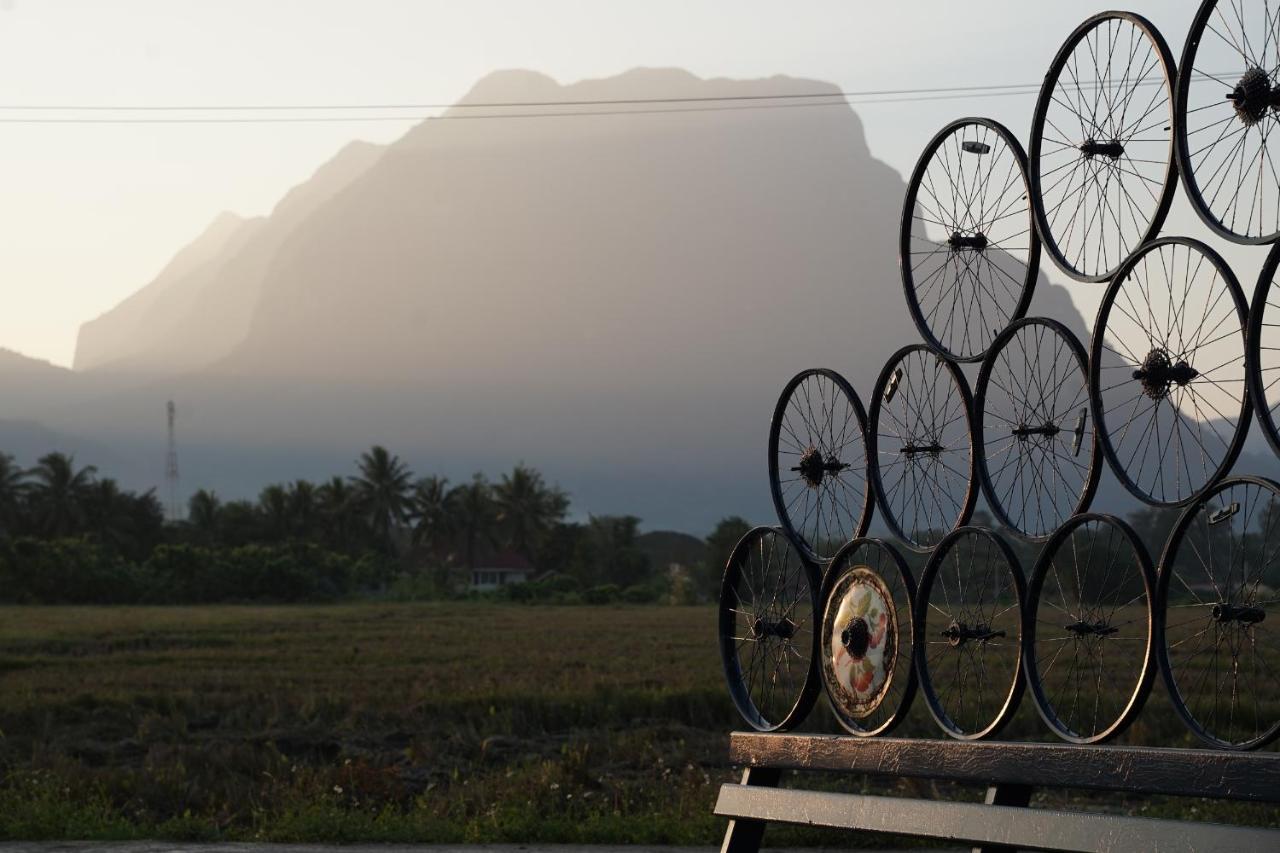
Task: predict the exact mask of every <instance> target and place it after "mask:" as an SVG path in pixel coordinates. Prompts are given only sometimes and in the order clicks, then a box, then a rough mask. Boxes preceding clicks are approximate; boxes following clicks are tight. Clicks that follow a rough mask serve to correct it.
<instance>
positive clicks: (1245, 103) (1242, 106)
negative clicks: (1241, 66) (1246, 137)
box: [1227, 67, 1280, 127]
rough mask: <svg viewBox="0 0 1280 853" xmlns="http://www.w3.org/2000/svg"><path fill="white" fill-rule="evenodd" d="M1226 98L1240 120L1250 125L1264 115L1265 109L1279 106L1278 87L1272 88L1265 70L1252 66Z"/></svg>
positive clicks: (1279, 89)
mask: <svg viewBox="0 0 1280 853" xmlns="http://www.w3.org/2000/svg"><path fill="white" fill-rule="evenodd" d="M1227 100H1228V101H1230V102H1231V104H1232V106H1234V107H1235V110H1236V116H1237V117H1238V118H1239V119H1240V121H1241V122H1242V123H1244V124H1245V125H1248V126H1250V127H1251V126H1253V125H1255V124H1257V123H1258V122H1260V121H1262V120H1263V119H1264V118H1265V117H1266V115H1267V110H1269V109H1274V108H1276V107H1277V106H1280V87H1277V88H1274V89H1273V88H1272V87H1271V78H1270V77H1268V76H1267V72H1265V71H1263V70H1262V69H1261V68H1257V67H1254V68H1250V69H1249V70H1248V71H1246V72H1244V76H1242V77H1241V78H1240V82H1239V83H1237V84H1236V87H1235V88H1234V89H1232V90H1231V93H1230V94H1228V95H1227Z"/></svg>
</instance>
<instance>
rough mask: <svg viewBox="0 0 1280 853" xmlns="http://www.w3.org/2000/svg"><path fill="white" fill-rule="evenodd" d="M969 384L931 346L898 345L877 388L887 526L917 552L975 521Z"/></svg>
mask: <svg viewBox="0 0 1280 853" xmlns="http://www.w3.org/2000/svg"><path fill="white" fill-rule="evenodd" d="M972 418H973V412H972V401H971V397H970V394H969V386H968V384H967V383H966V382H965V379H964V374H962V373H961V372H960V370H959V368H957V367H956V366H955V364H953V363H952V362H950V361H947V360H946V359H945V358H942V357H941V356H940V355H938V354H937V353H935V352H934V351H932V350H930V349H929V348H928V347H925V346H921V345H919V344H913V345H910V346H906V347H903V348H902V349H900V350H898V351H897V352H896V353H894V354H893V356H892V357H891V358H890V359H889V362H888V363H887V364H886V365H885V366H884V370H882V371H881V372H880V378H879V379H877V380H876V384H875V388H874V390H873V391H872V397H871V411H870V413H869V415H868V420H869V425H868V435H867V445H868V451H869V453H870V457H871V482H872V486H873V488H874V489H875V493H876V499H877V500H878V501H879V503H880V510H881V514H882V516H883V518H884V523H885V524H886V525H887V526H888V527H889V529H890V530H891V531H893V534H894V535H895V536H897V537H898V538H899V539H901V540H903V542H905V543H906V545H907V547H909V548H912V549H913V550H917V551H925V550H928V549H929V548H930V547H931V546H933V545H934V544H936V543H937V542H938V541H939V540H941V539H942V537H943V536H945V535H946V534H947V532H948V531H949V530H952V529H953V528H956V527H959V526H960V525H962V524H964V523H965V522H967V521H968V520H969V516H970V515H971V514H972V513H973V507H974V503H975V502H976V501H977V498H978V490H977V475H976V470H975V466H976V461H975V458H974V448H973V445H974V441H973V420H972Z"/></svg>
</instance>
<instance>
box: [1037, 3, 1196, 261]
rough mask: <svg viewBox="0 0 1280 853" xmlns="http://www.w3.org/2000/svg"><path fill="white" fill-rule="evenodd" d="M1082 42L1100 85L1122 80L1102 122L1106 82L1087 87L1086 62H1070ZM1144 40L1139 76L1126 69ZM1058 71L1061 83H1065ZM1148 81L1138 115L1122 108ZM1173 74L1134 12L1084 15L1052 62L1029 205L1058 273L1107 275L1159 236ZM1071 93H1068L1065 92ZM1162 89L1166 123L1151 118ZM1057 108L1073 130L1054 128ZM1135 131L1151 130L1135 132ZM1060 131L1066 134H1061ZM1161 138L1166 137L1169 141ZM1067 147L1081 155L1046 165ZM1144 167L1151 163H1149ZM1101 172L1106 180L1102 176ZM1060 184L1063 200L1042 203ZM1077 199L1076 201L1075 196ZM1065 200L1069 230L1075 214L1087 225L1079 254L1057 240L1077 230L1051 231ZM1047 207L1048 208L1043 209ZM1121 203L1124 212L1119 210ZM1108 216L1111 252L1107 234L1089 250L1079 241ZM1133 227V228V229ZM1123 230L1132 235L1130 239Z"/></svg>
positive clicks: (1165, 49)
mask: <svg viewBox="0 0 1280 853" xmlns="http://www.w3.org/2000/svg"><path fill="white" fill-rule="evenodd" d="M1126 25H1128V27H1129V28H1130V30H1131V31H1130V33H1129V35H1128V36H1127V37H1122V36H1121V31H1122V30H1123V29H1124V28H1125V26H1126ZM1104 30H1105V32H1104ZM1095 42H1096V43H1095ZM1121 42H1124V45H1126V46H1125V47H1123V49H1125V50H1127V51H1128V53H1127V55H1126V56H1125V57H1124V58H1123V59H1124V62H1125V65H1124V68H1123V69H1113V68H1112V59H1113V58H1115V52H1116V49H1117V48H1120V47H1122V45H1121V44H1120V43H1121ZM1082 43H1083V44H1084V45H1085V47H1086V49H1087V50H1088V52H1089V56H1091V57H1093V59H1092V60H1091V59H1089V57H1085V59H1084V60H1083V61H1084V62H1087V63H1088V64H1089V65H1091V66H1092V68H1091V69H1090V70H1092V71H1093V77H1094V78H1096V80H1097V81H1101V80H1107V81H1108V87H1109V86H1110V85H1111V82H1112V81H1116V80H1118V81H1119V85H1121V86H1127V87H1128V89H1127V94H1125V95H1123V96H1120V95H1118V97H1117V100H1119V103H1118V104H1114V103H1108V104H1106V107H1107V108H1108V111H1107V115H1106V117H1105V120H1104V121H1099V116H1098V110H1099V109H1100V108H1101V107H1102V106H1103V104H1102V101H1103V100H1105V98H1101V97H1100V93H1101V91H1102V89H1103V88H1104V87H1102V86H1101V85H1093V86H1090V85H1089V84H1090V83H1092V82H1094V80H1093V79H1084V78H1082V75H1085V76H1086V77H1087V75H1088V73H1089V72H1088V71H1085V70H1083V68H1082V67H1081V62H1082V60H1081V59H1080V58H1078V57H1076V58H1073V57H1074V55H1075V52H1076V49H1077V48H1078V47H1080V46H1081V44H1082ZM1143 43H1145V44H1146V46H1147V47H1146V51H1147V54H1148V55H1144V56H1143V57H1141V64H1140V65H1139V67H1138V69H1137V71H1136V72H1135V71H1134V70H1133V68H1132V66H1133V64H1134V61H1135V60H1136V59H1138V58H1139V57H1138V56H1137V53H1138V50H1139V48H1140V46H1141V45H1142V44H1143ZM1104 48H1106V49H1107V57H1106V59H1107V62H1106V64H1105V65H1104V66H1103V67H1102V68H1099V67H1098V64H1097V60H1098V59H1100V58H1101V50H1102V49H1104ZM1157 68H1158V69H1159V74H1160V75H1161V76H1162V77H1163V86H1161V85H1160V84H1159V78H1155V77H1151V75H1152V74H1153V72H1155V71H1156V69H1157ZM1064 72H1065V73H1066V78H1067V79H1063V74H1064ZM1149 77H1151V79H1154V80H1156V81H1157V82H1156V84H1155V94H1153V95H1152V96H1151V98H1150V102H1149V103H1148V102H1144V103H1143V104H1142V105H1141V106H1140V108H1141V109H1142V110H1143V112H1142V113H1141V114H1140V115H1139V117H1138V118H1137V119H1135V118H1133V117H1131V116H1130V115H1129V113H1128V110H1129V109H1131V108H1133V103H1134V101H1135V100H1136V93H1137V91H1138V90H1139V88H1140V87H1142V86H1144V85H1146V80H1147V79H1148V78H1149ZM1175 78H1176V72H1175V68H1174V64H1173V54H1172V53H1171V52H1170V51H1169V46H1168V44H1167V43H1166V42H1165V40H1164V37H1163V36H1162V35H1161V34H1160V32H1159V30H1157V29H1156V28H1155V27H1154V26H1153V25H1152V24H1151V22H1150V21H1148V20H1147V19H1146V18H1144V17H1142V16H1141V15H1135V14H1133V13H1132V12H1101V13H1099V14H1097V15H1094V16H1092V17H1090V18H1088V19H1087V20H1085V21H1084V23H1082V24H1081V25H1080V26H1079V27H1077V28H1076V29H1075V31H1073V32H1072V33H1071V35H1070V36H1069V37H1068V38H1067V40H1066V42H1065V43H1064V44H1063V45H1062V47H1061V48H1060V49H1059V50H1058V53H1057V55H1056V56H1055V57H1054V59H1053V63H1052V64H1051V65H1050V66H1049V72H1048V73H1047V74H1046V75H1045V79H1044V85H1043V86H1042V87H1041V89H1040V96H1039V98H1038V99H1037V101H1036V108H1035V113H1034V117H1033V119H1032V123H1031V144H1030V150H1029V152H1028V155H1029V156H1028V176H1029V180H1030V185H1031V202H1032V210H1033V212H1034V214H1035V221H1036V228H1037V230H1038V231H1039V234H1040V239H1041V240H1042V241H1043V242H1044V247H1045V251H1046V252H1048V254H1049V257H1050V258H1052V259H1053V262H1054V263H1055V264H1056V265H1057V266H1058V268H1059V269H1061V270H1062V271H1063V272H1064V273H1066V274H1067V275H1069V276H1071V277H1072V278H1074V279H1076V280H1077V281H1088V282H1102V281H1106V280H1107V279H1109V278H1111V277H1112V276H1113V275H1114V274H1115V271H1116V270H1117V269H1118V268H1119V266H1120V264H1121V263H1122V262H1123V261H1124V259H1125V258H1126V257H1127V256H1128V255H1129V254H1130V253H1131V252H1133V251H1134V250H1135V249H1136V248H1137V247H1138V246H1140V245H1142V244H1143V243H1145V242H1146V241H1147V240H1150V239H1151V238H1152V237H1154V236H1156V235H1157V234H1158V233H1160V227H1161V226H1162V225H1163V224H1164V220H1165V217H1166V216H1167V215H1168V213H1169V206H1170V205H1171V204H1172V203H1173V190H1174V187H1175V185H1176V184H1177V181H1178V172H1177V168H1176V166H1175V156H1174V143H1173V137H1174V133H1173V103H1174V100H1173V98H1174V93H1173V82H1174V79H1175ZM1060 82H1062V83H1063V93H1062V95H1059V94H1058V91H1057V90H1058V85H1059V83H1060ZM1072 91H1073V92H1074V95H1073V94H1070V92H1072ZM1161 92H1163V93H1164V96H1165V97H1164V100H1165V101H1166V102H1167V103H1168V113H1169V114H1168V116H1167V119H1165V118H1157V117H1153V116H1152V112H1153V111H1154V110H1155V109H1156V108H1155V107H1152V106H1151V104H1152V103H1156V104H1159V103H1160V102H1159V101H1158V97H1159V94H1160V93H1161ZM1090 96H1091V97H1092V103H1091V102H1090ZM1121 97H1122V98H1123V99H1122V100H1121ZM1073 103H1074V106H1073ZM1054 104H1057V105H1058V106H1059V107H1062V108H1064V109H1066V110H1067V111H1068V113H1069V114H1071V115H1072V116H1073V117H1074V118H1073V121H1072V122H1071V124H1073V125H1075V124H1078V127H1067V128H1066V129H1063V128H1061V127H1060V126H1058V127H1055V125H1057V124H1060V123H1058V122H1054V121H1053V119H1052V118H1051V117H1050V115H1049V113H1050V109H1051V108H1053V107H1054ZM1117 106H1118V107H1119V108H1120V116H1119V123H1116V121H1115V116H1114V113H1115V108H1116V107H1117ZM1086 112H1087V113H1088V114H1087V115H1086ZM1060 117H1061V118H1063V122H1062V123H1066V122H1065V116H1060ZM1046 126H1047V127H1046ZM1161 128H1163V130H1161ZM1077 130H1078V131H1079V134H1078V135H1079V136H1081V137H1083V138H1081V139H1076V138H1074V135H1073V134H1074V133H1075V131H1077ZM1138 131H1142V132H1143V133H1144V134H1152V135H1151V136H1138V135H1137V133H1138ZM1046 134H1049V135H1048V136H1046ZM1059 135H1061V136H1064V137H1066V138H1065V139H1059V138H1058V136H1059ZM1165 135H1167V137H1168V141H1167V143H1166V142H1165V140H1164V136H1165ZM1046 138H1047V139H1048V140H1049V142H1050V145H1049V147H1050V148H1052V149H1053V150H1051V151H1048V152H1046V151H1045V150H1044V149H1045V144H1044V143H1045V140H1046ZM1135 146H1142V149H1148V150H1142V149H1139V148H1135ZM1071 149H1075V150H1077V151H1078V152H1079V154H1078V155H1077V156H1076V158H1075V160H1071V159H1068V160H1066V161H1064V163H1063V164H1059V163H1056V162H1055V163H1047V162H1045V161H1046V158H1052V157H1056V156H1057V155H1059V154H1068V155H1069V151H1070V150H1071ZM1135 150H1136V151H1138V153H1139V154H1140V155H1143V154H1146V155H1148V156H1139V157H1138V158H1136V159H1135V158H1133V157H1131V156H1129V152H1131V151H1135ZM1069 156H1070V155H1069ZM1122 161H1124V162H1123V163H1122ZM1073 163H1074V165H1071V164H1073ZM1083 164H1087V165H1083ZM1148 166H1154V167H1155V168H1147V167H1148ZM1068 167H1069V171H1067V176H1065V177H1064V176H1063V175H1062V170H1066V169H1068ZM1042 170H1044V171H1043V172H1042ZM1104 171H1105V173H1106V176H1105V177H1099V175H1100V174H1101V173H1102V172H1104ZM1076 175H1079V184H1078V186H1077V185H1076V181H1075V178H1074V177H1073V176H1076ZM1135 181H1136V183H1135ZM1064 182H1065V183H1064ZM1113 182H1114V186H1115V188H1116V198H1115V203H1111V201H1110V199H1111V196H1110V195H1109V193H1110V191H1111V189H1112V186H1113ZM1126 182H1128V185H1129V186H1131V187H1133V188H1134V190H1135V191H1136V192H1130V191H1129V190H1128V189H1127V188H1126ZM1073 187H1074V189H1073ZM1059 188H1062V190H1061V191H1062V194H1063V195H1062V199H1060V200H1059V199H1057V197H1056V196H1055V197H1054V199H1052V200H1050V202H1049V203H1046V199H1045V195H1046V193H1048V192H1054V191H1056V190H1058V189H1059ZM1139 188H1140V189H1139ZM1076 196H1079V198H1078V199H1077V198H1075V197H1076ZM1122 196H1123V197H1122ZM1091 197H1092V198H1093V199H1094V204H1093V209H1092V210H1090V211H1085V210H1083V208H1084V206H1085V205H1084V202H1085V200H1087V199H1089V198H1091ZM1068 204H1074V207H1072V216H1071V218H1070V219H1069V220H1067V221H1069V222H1072V224H1073V226H1074V225H1075V224H1077V221H1076V217H1077V216H1078V215H1080V216H1081V218H1080V220H1079V222H1080V223H1083V224H1082V225H1081V227H1082V228H1084V232H1083V237H1080V238H1079V239H1080V241H1081V245H1080V246H1079V247H1078V248H1079V250H1078V251H1077V250H1076V249H1073V248H1072V247H1071V246H1070V245H1065V246H1063V245H1059V239H1061V240H1063V241H1064V242H1067V243H1069V242H1070V238H1071V236H1072V235H1075V229H1074V228H1068V227H1066V226H1060V227H1059V229H1058V231H1059V232H1060V233H1057V235H1056V236H1055V233H1056V232H1055V225H1057V224H1058V223H1059V218H1060V215H1061V214H1060V210H1061V209H1062V208H1063V207H1065V206H1067V205H1068ZM1050 206H1051V207H1052V209H1046V208H1048V207H1050ZM1122 208H1123V209H1124V210H1125V211H1126V212H1127V215H1126V213H1125V212H1121V210H1122ZM1134 211H1138V213H1134ZM1139 214H1142V215H1141V219H1142V220H1145V226H1144V225H1143V224H1141V223H1139V221H1138V219H1139ZM1108 219H1109V220H1110V221H1111V224H1112V227H1113V228H1115V229H1116V230H1117V235H1118V240H1117V243H1116V245H1115V246H1114V249H1115V251H1114V252H1112V251H1111V249H1112V248H1113V247H1111V246H1109V245H1108V242H1107V241H1106V240H1105V239H1099V241H1098V244H1097V247H1096V249H1094V248H1093V247H1092V246H1085V245H1084V242H1085V241H1087V240H1088V235H1089V233H1090V232H1091V231H1092V230H1093V228H1094V226H1095V225H1096V226H1097V228H1098V233H1099V235H1100V238H1101V237H1103V236H1105V234H1104V226H1105V224H1106V221H1107V220H1108ZM1126 222H1127V223H1129V224H1126ZM1130 225H1132V226H1133V227H1132V228H1130ZM1126 229H1128V230H1130V231H1132V233H1130V234H1128V235H1127V236H1126V233H1125V232H1126ZM1090 256H1093V263H1092V264H1090V263H1088V261H1089V258H1090Z"/></svg>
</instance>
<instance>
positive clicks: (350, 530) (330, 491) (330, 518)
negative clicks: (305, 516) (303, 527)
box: [316, 477, 356, 550]
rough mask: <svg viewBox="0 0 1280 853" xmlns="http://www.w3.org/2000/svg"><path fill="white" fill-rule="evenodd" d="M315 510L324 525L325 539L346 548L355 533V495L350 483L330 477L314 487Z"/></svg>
mask: <svg viewBox="0 0 1280 853" xmlns="http://www.w3.org/2000/svg"><path fill="white" fill-rule="evenodd" d="M316 511H317V513H318V514H319V516H320V521H321V523H322V524H323V525H324V534H325V539H326V540H327V541H328V542H330V543H331V544H333V545H335V546H337V547H339V548H342V549H346V550H350V549H351V544H352V542H351V540H352V539H353V538H354V534H355V521H356V519H355V514H356V495H355V489H354V487H352V485H351V483H350V482H348V481H347V480H344V479H343V478H342V477H332V478H330V479H329V480H328V481H326V482H324V483H322V484H321V485H320V486H319V488H317V489H316Z"/></svg>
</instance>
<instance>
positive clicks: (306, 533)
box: [288, 480, 320, 539]
mask: <svg viewBox="0 0 1280 853" xmlns="http://www.w3.org/2000/svg"><path fill="white" fill-rule="evenodd" d="M288 505H289V530H290V532H291V533H292V534H293V535H294V536H296V537H298V538H299V539H310V538H311V537H312V534H314V533H315V528H316V522H317V521H318V520H319V515H320V510H319V506H318V501H317V498H316V487H315V486H314V485H313V484H312V483H310V482H309V481H307V480H295V481H294V483H293V485H292V486H290V487H289V494H288Z"/></svg>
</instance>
